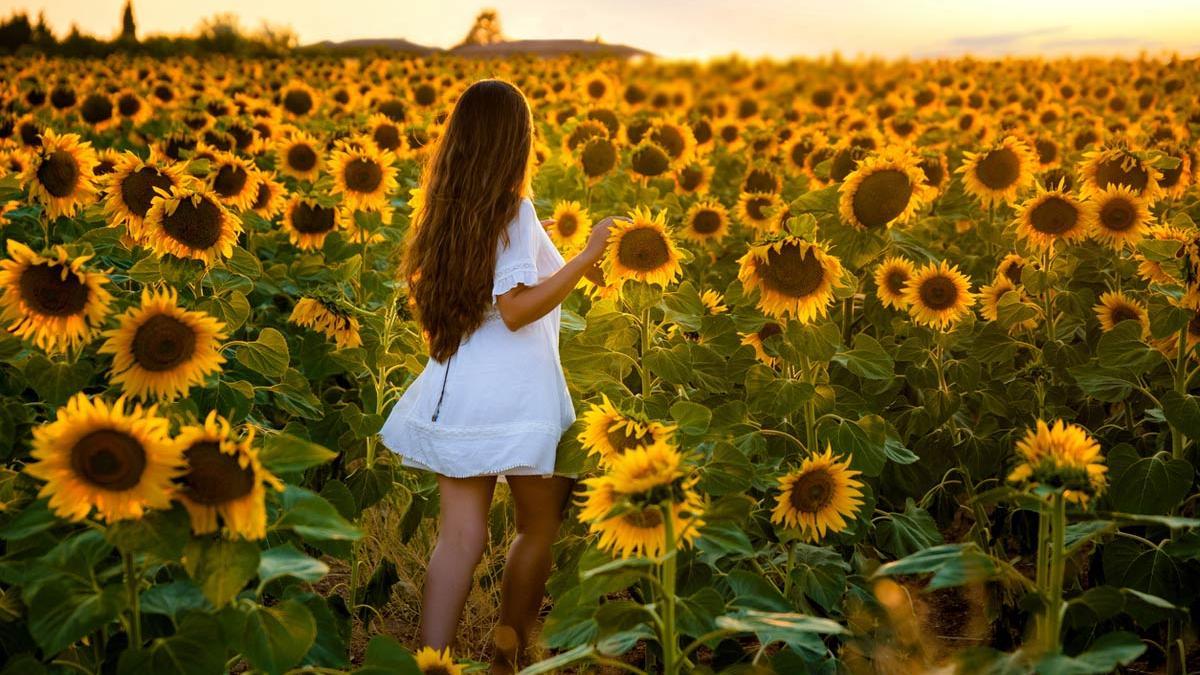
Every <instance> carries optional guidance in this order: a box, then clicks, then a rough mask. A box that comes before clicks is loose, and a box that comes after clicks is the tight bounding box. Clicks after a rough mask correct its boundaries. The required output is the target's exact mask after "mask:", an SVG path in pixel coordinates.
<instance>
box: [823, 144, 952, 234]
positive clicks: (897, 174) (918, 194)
mask: <svg viewBox="0 0 1200 675" xmlns="http://www.w3.org/2000/svg"><path fill="white" fill-rule="evenodd" d="M930 192H931V190H930V188H929V187H928V185H927V184H926V182H925V174H924V173H923V172H922V171H921V165H920V164H919V163H918V162H917V159H916V158H914V157H912V156H911V155H909V154H908V153H905V152H903V151H891V150H889V151H885V152H883V153H880V154H878V155H874V156H871V157H867V158H866V159H864V160H862V161H860V162H859V163H858V166H857V168H855V169H854V171H851V172H850V174H849V175H847V176H846V178H845V180H844V181H843V182H842V185H841V187H839V188H838V193H839V194H840V195H841V198H840V199H839V200H838V212H839V213H840V214H841V216H842V220H843V221H844V222H846V224H848V225H851V226H853V227H855V228H857V229H860V230H866V229H879V228H888V227H891V226H892V225H893V224H898V223H906V222H908V220H909V219H910V218H912V216H913V214H915V213H916V212H917V209H919V208H921V206H923V205H924V203H925V200H926V197H927V196H928V195H929V194H930Z"/></svg>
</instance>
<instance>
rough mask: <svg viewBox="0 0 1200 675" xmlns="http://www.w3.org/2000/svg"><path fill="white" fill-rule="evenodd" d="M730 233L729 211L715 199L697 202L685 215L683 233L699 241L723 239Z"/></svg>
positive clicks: (687, 237)
mask: <svg viewBox="0 0 1200 675" xmlns="http://www.w3.org/2000/svg"><path fill="white" fill-rule="evenodd" d="M728 233H729V212H728V211H727V210H726V209H725V205H724V204H722V203H721V202H718V201H717V200H715V199H708V200H705V201H701V202H696V203H695V204H692V206H691V207H690V208H688V211H687V215H686V216H684V227H683V231H682V235H683V236H684V237H685V238H686V239H691V240H692V241H697V242H706V241H721V240H722V239H724V238H725V235H726V234H728Z"/></svg>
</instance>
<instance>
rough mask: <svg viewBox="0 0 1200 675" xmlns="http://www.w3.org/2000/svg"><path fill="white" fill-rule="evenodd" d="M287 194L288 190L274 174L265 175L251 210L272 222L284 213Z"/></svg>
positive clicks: (260, 182)
mask: <svg viewBox="0 0 1200 675" xmlns="http://www.w3.org/2000/svg"><path fill="white" fill-rule="evenodd" d="M286 194H287V188H285V187H283V184H281V183H280V182H279V181H278V180H276V179H275V176H274V174H271V175H264V176H263V177H262V180H261V181H259V183H258V194H257V195H255V197H254V201H253V202H252V203H251V204H250V210H251V211H253V212H255V213H257V214H258V215H260V216H262V217H263V218H264V219H266V220H271V219H272V218H274V217H275V216H277V215H279V214H280V213H282V212H283V205H284V203H285V201H286V200H285V199H284V196H285V195H286Z"/></svg>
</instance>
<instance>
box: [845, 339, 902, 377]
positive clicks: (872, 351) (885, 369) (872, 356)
mask: <svg viewBox="0 0 1200 675" xmlns="http://www.w3.org/2000/svg"><path fill="white" fill-rule="evenodd" d="M833 360H834V361H835V362H837V363H840V364H841V365H843V366H845V367H846V369H847V370H849V371H850V372H852V373H854V374H855V375H857V376H859V377H861V378H863V379H864V380H890V379H892V378H893V377H895V375H896V372H895V367H896V364H895V362H894V361H892V357H891V356H890V355H889V354H888V353H887V352H886V351H885V350H884V349H883V346H882V345H880V344H879V341H878V340H876V339H875V338H873V337H871V336H870V335H867V334H866V333H859V334H858V335H856V336H855V337H854V349H848V350H846V351H843V352H842V353H840V354H838V355H836V356H834V357H833Z"/></svg>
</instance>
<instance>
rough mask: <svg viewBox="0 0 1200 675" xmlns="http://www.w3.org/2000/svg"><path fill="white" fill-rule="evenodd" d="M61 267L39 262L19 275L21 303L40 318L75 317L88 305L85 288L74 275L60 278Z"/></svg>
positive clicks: (63, 268) (68, 273)
mask: <svg viewBox="0 0 1200 675" xmlns="http://www.w3.org/2000/svg"><path fill="white" fill-rule="evenodd" d="M64 270H66V268H65V267H63V266H62V265H51V264H48V263H39V264H37V265H30V266H29V267H28V268H26V269H25V271H24V272H22V273H21V280H20V281H19V282H18V287H19V288H20V291H21V300H22V301H23V302H24V303H25V304H26V305H27V306H28V307H30V308H31V309H33V311H35V312H37V313H38V314H41V315H43V316H74V315H76V314H79V313H80V312H82V311H83V308H84V307H86V306H87V301H88V287H87V284H84V283H83V281H81V280H80V279H79V277H78V276H77V275H76V274H75V273H74V272H70V271H68V272H67V278H66V279H63V278H62V273H63V271H64Z"/></svg>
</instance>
